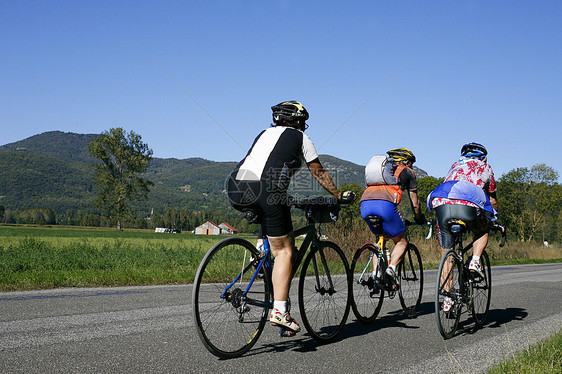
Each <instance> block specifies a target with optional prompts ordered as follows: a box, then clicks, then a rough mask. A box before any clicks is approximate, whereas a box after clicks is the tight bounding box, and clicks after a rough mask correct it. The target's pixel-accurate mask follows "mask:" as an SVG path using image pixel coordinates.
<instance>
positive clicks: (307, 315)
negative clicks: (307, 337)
mask: <svg viewBox="0 0 562 374" xmlns="http://www.w3.org/2000/svg"><path fill="white" fill-rule="evenodd" d="M322 245H323V248H321V249H317V248H314V247H313V248H312V250H311V252H310V253H309V254H308V256H307V257H306V259H305V261H304V263H303V268H302V270H301V276H300V280H299V308H300V312H301V317H302V319H303V323H304V326H305V327H306V329H307V331H308V332H309V333H310V334H311V335H312V336H313V337H314V338H315V339H317V340H321V341H324V340H329V339H332V338H334V337H335V336H336V335H337V334H338V333H339V331H340V330H341V328H342V327H343V325H344V324H345V321H346V319H347V315H348V314H349V308H350V306H349V282H348V265H347V260H346V259H345V255H344V254H343V252H342V251H341V249H340V248H339V247H337V246H336V245H335V244H334V243H331V242H322Z"/></svg>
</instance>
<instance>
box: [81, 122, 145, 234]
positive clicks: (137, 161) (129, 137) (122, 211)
mask: <svg viewBox="0 0 562 374" xmlns="http://www.w3.org/2000/svg"><path fill="white" fill-rule="evenodd" d="M88 151H90V153H91V155H92V156H94V157H95V158H97V159H98V160H100V161H101V163H98V164H94V167H95V168H96V172H95V174H94V184H95V185H96V186H97V187H98V189H99V192H98V196H97V198H96V205H97V206H98V207H99V208H100V209H102V211H104V212H106V213H107V214H108V215H110V216H111V215H112V216H113V217H114V219H115V221H116V223H117V229H118V230H120V229H121V223H122V221H123V219H124V218H125V217H126V216H127V215H128V214H129V213H130V208H129V203H130V202H131V201H133V200H138V199H141V198H142V199H147V198H148V193H149V191H150V186H152V185H153V183H152V182H151V181H149V180H148V179H144V178H142V177H141V176H140V174H141V173H144V172H145V171H146V170H147V169H148V164H149V163H150V161H151V160H152V149H149V148H148V145H147V144H145V143H143V142H142V139H141V136H140V135H138V134H136V133H134V132H133V131H131V132H130V133H128V134H127V132H126V131H124V130H123V129H122V128H112V129H110V130H109V132H108V131H105V132H103V133H102V134H101V135H100V136H98V137H97V138H95V139H93V140H92V141H90V143H89V144H88Z"/></svg>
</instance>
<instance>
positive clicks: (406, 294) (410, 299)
mask: <svg viewBox="0 0 562 374" xmlns="http://www.w3.org/2000/svg"><path fill="white" fill-rule="evenodd" d="M398 274H399V279H400V288H399V292H398V295H399V297H400V303H401V304H402V309H403V310H404V312H405V313H406V314H407V315H410V316H411V315H413V314H415V313H416V311H417V310H418V308H419V305H420V302H421V298H422V293H423V265H422V261H421V256H420V253H419V251H418V249H417V248H416V246H415V245H413V244H412V243H408V246H407V248H406V252H405V253H404V258H403V259H402V261H401V262H400V264H399V265H398Z"/></svg>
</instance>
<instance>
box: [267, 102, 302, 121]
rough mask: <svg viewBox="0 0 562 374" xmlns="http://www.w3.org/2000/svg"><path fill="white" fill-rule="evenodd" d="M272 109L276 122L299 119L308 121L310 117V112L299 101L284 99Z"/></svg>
mask: <svg viewBox="0 0 562 374" xmlns="http://www.w3.org/2000/svg"><path fill="white" fill-rule="evenodd" d="M271 110H272V111H273V122H274V123H278V122H281V121H287V122H295V121H297V120H299V119H302V120H303V121H306V120H307V119H308V112H307V111H306V109H305V108H304V106H303V105H302V104H301V103H299V102H298V101H283V102H282V103H279V104H277V105H275V106H272V107H271Z"/></svg>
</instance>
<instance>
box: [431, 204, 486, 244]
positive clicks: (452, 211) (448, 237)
mask: <svg viewBox="0 0 562 374" xmlns="http://www.w3.org/2000/svg"><path fill="white" fill-rule="evenodd" d="M481 212H482V210H481V209H478V208H475V207H472V206H468V205H462V204H444V205H439V206H438V207H437V208H435V214H436V216H437V233H438V234H437V235H438V238H439V245H441V247H443V248H445V249H451V248H452V247H453V234H452V233H451V231H450V230H449V227H448V226H447V221H448V220H450V219H460V220H462V221H464V222H465V223H466V224H467V225H468V228H469V229H470V231H472V232H473V233H474V240H476V239H478V238H480V237H481V236H482V235H484V234H485V233H487V232H488V221H487V219H486V217H485V216H484V214H482V213H481Z"/></svg>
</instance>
